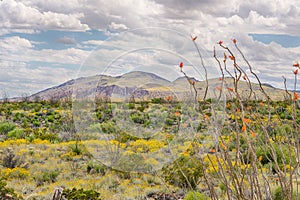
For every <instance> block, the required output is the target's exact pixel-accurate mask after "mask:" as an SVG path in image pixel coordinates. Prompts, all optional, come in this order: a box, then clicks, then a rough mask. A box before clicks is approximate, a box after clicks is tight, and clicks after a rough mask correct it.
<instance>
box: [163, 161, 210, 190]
mask: <svg viewBox="0 0 300 200" xmlns="http://www.w3.org/2000/svg"><path fill="white" fill-rule="evenodd" d="M162 172H163V177H164V179H165V180H166V181H167V182H169V183H170V184H172V185H175V186H179V187H182V188H190V189H194V188H196V187H197V185H198V183H199V179H200V178H201V177H202V176H203V173H204V172H203V165H202V163H201V162H200V160H199V159H198V158H196V157H193V156H191V157H190V156H185V155H183V156H181V157H179V158H178V159H177V160H175V161H174V162H173V163H171V164H170V165H167V166H165V167H164V168H163V169H162Z"/></svg>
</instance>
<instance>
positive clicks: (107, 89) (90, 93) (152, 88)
mask: <svg viewBox="0 0 300 200" xmlns="http://www.w3.org/2000/svg"><path fill="white" fill-rule="evenodd" d="M190 80H191V81H194V82H195V88H196V89H197V91H198V98H200V99H201V98H203V95H204V91H205V88H206V82H205V81H198V80H196V79H195V78H190ZM208 82H209V91H208V96H207V98H214V97H216V96H218V94H219V91H218V90H217V89H216V88H218V87H220V86H221V84H222V81H221V80H219V79H217V78H216V79H209V80H208ZM224 83H225V84H224V88H225V93H226V95H227V97H230V96H231V95H230V91H227V88H230V87H233V81H232V79H231V78H225V79H224ZM251 85H252V88H253V91H255V93H256V96H257V97H259V98H263V94H262V93H261V92H260V87H259V85H258V84H254V83H252V84H251ZM238 88H239V91H240V93H241V94H242V95H243V97H245V98H246V96H247V93H248V92H249V86H248V85H247V83H246V82H244V81H240V82H239V85H238ZM263 88H264V90H265V91H266V92H267V93H268V94H269V96H270V97H271V98H272V99H274V100H282V99H283V98H284V95H285V92H284V90H280V89H276V88H273V87H272V86H270V85H268V84H263ZM193 90H194V89H193V87H192V85H191V84H189V82H188V80H187V79H186V78H185V77H179V78H177V79H176V80H174V81H172V82H171V81H168V80H166V79H164V78H162V77H160V76H158V75H156V74H153V73H148V72H141V71H133V72H129V73H126V74H123V75H121V76H108V75H95V76H89V77H81V78H78V79H72V80H69V81H67V82H65V83H63V84H60V85H58V86H55V87H52V88H48V89H45V90H43V91H40V92H38V93H36V94H33V95H31V96H30V97H29V100H37V99H38V100H41V99H43V100H51V99H65V98H69V99H70V98H71V97H72V98H95V97H107V96H109V97H110V98H113V99H114V100H116V101H118V100H124V99H129V98H131V97H134V98H135V99H143V100H149V99H152V98H157V97H162V98H165V97H167V96H172V97H174V98H180V99H181V98H186V97H188V96H192V95H194V93H193Z"/></svg>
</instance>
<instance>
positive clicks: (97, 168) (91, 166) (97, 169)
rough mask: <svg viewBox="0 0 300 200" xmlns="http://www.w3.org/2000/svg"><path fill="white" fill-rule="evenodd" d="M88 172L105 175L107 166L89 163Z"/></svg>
mask: <svg viewBox="0 0 300 200" xmlns="http://www.w3.org/2000/svg"><path fill="white" fill-rule="evenodd" d="M86 171H87V173H92V171H94V172H95V173H99V174H101V175H104V174H105V172H106V166H104V165H101V164H95V163H93V162H89V163H88V164H87V166H86Z"/></svg>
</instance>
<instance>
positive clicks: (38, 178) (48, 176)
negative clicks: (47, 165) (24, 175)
mask: <svg viewBox="0 0 300 200" xmlns="http://www.w3.org/2000/svg"><path fill="white" fill-rule="evenodd" d="M58 175H59V172H58V171H56V170H42V171H40V172H36V173H35V174H34V175H33V179H34V180H35V182H36V185H37V186H41V185H43V184H44V183H46V182H47V183H54V182H56V178H57V177H58Z"/></svg>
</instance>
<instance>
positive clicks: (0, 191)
mask: <svg viewBox="0 0 300 200" xmlns="http://www.w3.org/2000/svg"><path fill="white" fill-rule="evenodd" d="M0 199H3V200H4V199H8V200H22V199H24V198H23V197H22V196H21V195H18V194H17V193H16V192H15V190H14V189H13V188H8V187H7V183H6V182H5V180H4V179H3V178H0Z"/></svg>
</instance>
